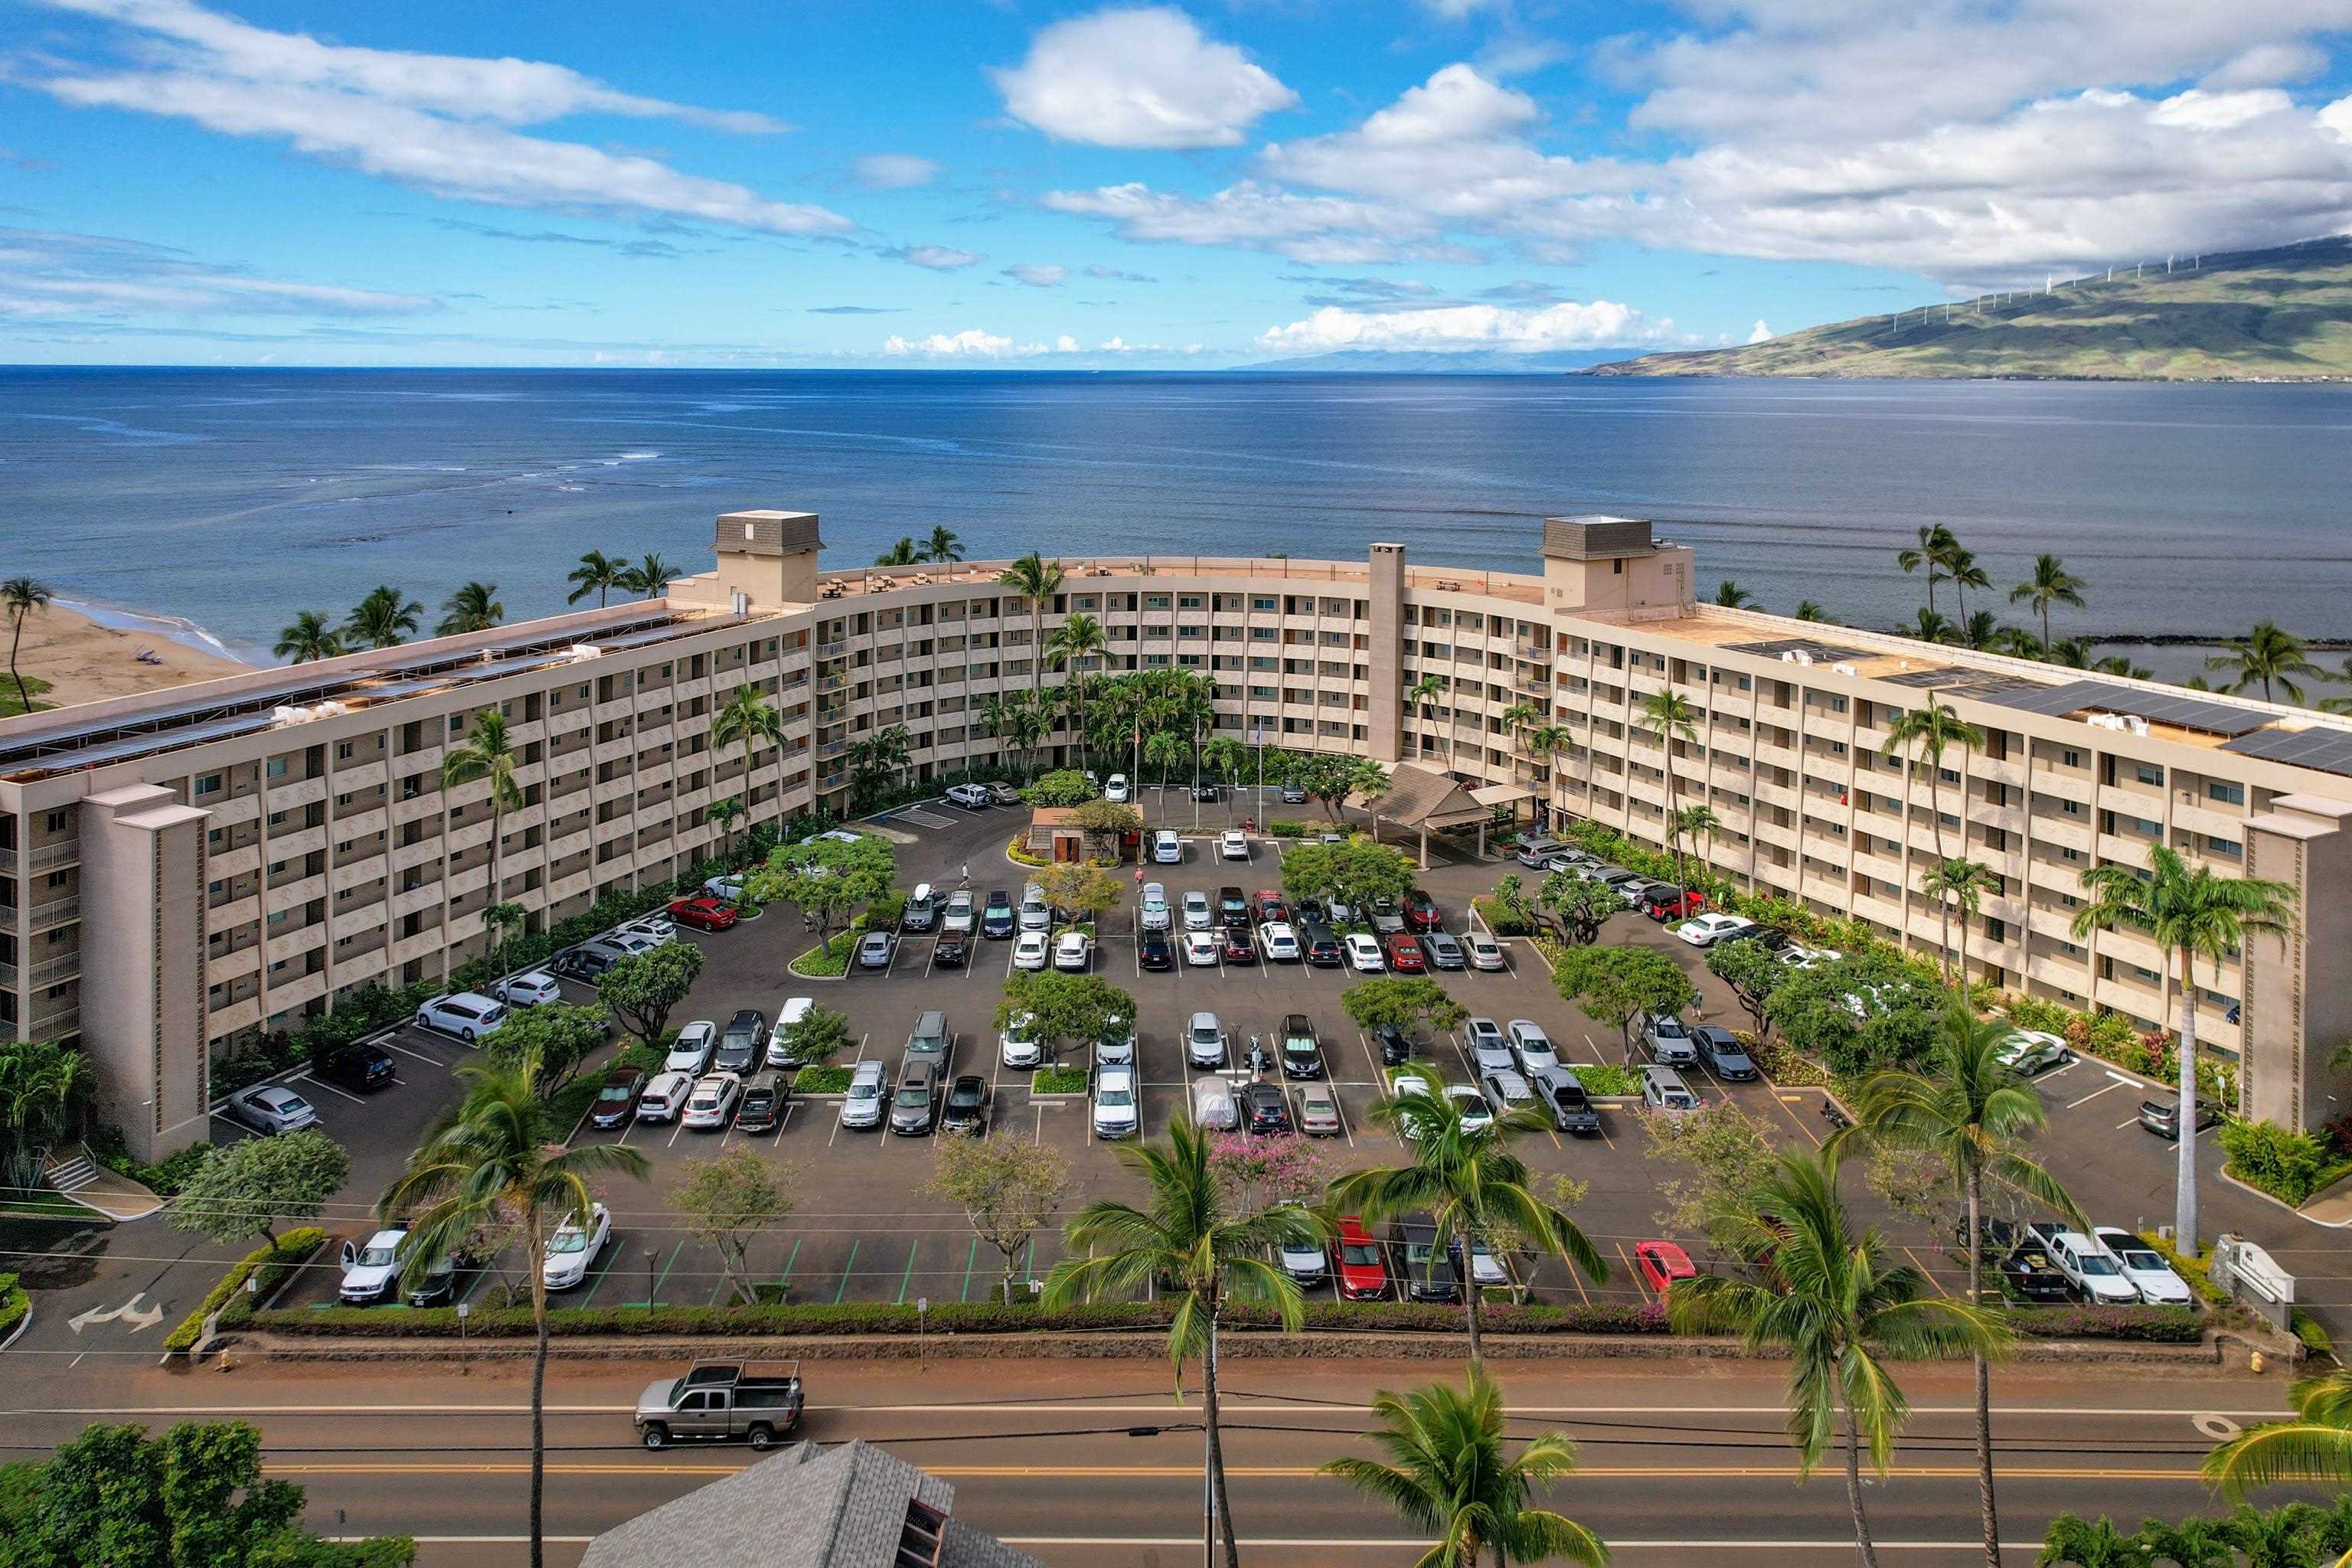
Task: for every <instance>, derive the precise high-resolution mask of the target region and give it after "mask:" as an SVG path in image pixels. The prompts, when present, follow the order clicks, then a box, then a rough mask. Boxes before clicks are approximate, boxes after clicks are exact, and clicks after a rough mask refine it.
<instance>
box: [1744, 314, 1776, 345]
mask: <svg viewBox="0 0 2352 1568" xmlns="http://www.w3.org/2000/svg"><path fill="white" fill-rule="evenodd" d="M1771 341H1772V329H1771V328H1769V327H1768V326H1766V325H1765V324H1764V318H1763V317H1761V316H1759V317H1757V318H1756V324H1755V325H1754V326H1753V327H1750V328H1749V329H1748V342H1751V343H1769V342H1771Z"/></svg>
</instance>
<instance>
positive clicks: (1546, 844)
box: [1511, 836, 1568, 870]
mask: <svg viewBox="0 0 2352 1568" xmlns="http://www.w3.org/2000/svg"><path fill="white" fill-rule="evenodd" d="M1567 847H1568V846H1567V845H1565V844H1562V843H1561V842H1560V841H1559V839H1557V838H1545V837H1541V836H1538V837H1534V838H1522V839H1520V840H1519V842H1518V844H1517V847H1515V848H1513V849H1512V851H1511V853H1512V855H1513V856H1514V857H1515V858H1517V860H1518V862H1519V864H1520V865H1522V866H1525V867H1527V868H1528V869H1529V870H1533V869H1535V868H1537V867H1538V866H1541V865H1542V864H1543V863H1544V862H1545V861H1547V860H1549V859H1550V858H1552V857H1553V856H1555V855H1558V854H1559V853H1561V852H1562V851H1564V850H1565V849H1567Z"/></svg>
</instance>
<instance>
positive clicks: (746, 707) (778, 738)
mask: <svg viewBox="0 0 2352 1568" xmlns="http://www.w3.org/2000/svg"><path fill="white" fill-rule="evenodd" d="M783 739H784V721H782V719H781V718H779V717H777V714H776V710H775V708H774V707H773V706H772V704H770V702H769V701H768V699H767V697H766V695H765V694H764V693H762V692H761V689H759V688H758V687H756V686H754V685H752V684H751V682H750V681H745V682H744V683H743V684H742V685H740V686H739V687H737V688H736V689H735V695H734V696H732V697H730V698H729V699H728V700H727V704H726V706H725V707H723V708H721V709H719V711H718V712H716V713H713V714H712V715H711V716H710V743H711V744H712V745H713V746H716V747H719V748H720V749H722V750H723V749H724V748H726V747H728V746H740V747H742V748H743V799H744V805H745V810H746V814H747V815H748V814H749V808H750V803H751V742H754V741H764V742H767V743H768V744H769V745H771V746H776V745H782V743H783Z"/></svg>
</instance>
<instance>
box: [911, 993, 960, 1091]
mask: <svg viewBox="0 0 2352 1568" xmlns="http://www.w3.org/2000/svg"><path fill="white" fill-rule="evenodd" d="M953 1044H954V1042H953V1039H952V1038H951V1037H950V1034H949V1032H948V1016H947V1014H945V1013H944V1012H942V1011H940V1009H939V1008H937V1007H926V1008H924V1009H923V1010H922V1011H921V1012H919V1013H918V1014H916V1015H915V1026H914V1027H913V1028H912V1029H910V1030H908V1032H907V1061H908V1063H909V1064H912V1063H915V1062H929V1063H930V1064H931V1070H932V1071H933V1072H935V1073H937V1074H938V1075H939V1076H940V1078H942V1079H944V1078H945V1077H947V1071H948V1052H949V1051H950V1049H951V1048H952V1047H953Z"/></svg>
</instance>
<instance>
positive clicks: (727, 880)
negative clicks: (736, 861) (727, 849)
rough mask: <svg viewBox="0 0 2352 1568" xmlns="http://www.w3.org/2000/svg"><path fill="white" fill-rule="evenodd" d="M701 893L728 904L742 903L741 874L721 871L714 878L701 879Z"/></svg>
mask: <svg viewBox="0 0 2352 1568" xmlns="http://www.w3.org/2000/svg"><path fill="white" fill-rule="evenodd" d="M702 891H703V893H704V894H705V895H706V896H707V897H709V898H713V899H724V900H727V901H728V902H729V903H730V904H740V903H741V902H742V901H743V873H742V872H740V871H722V872H720V873H719V875H718V876H716V877H705V878H704V879H702Z"/></svg>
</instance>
